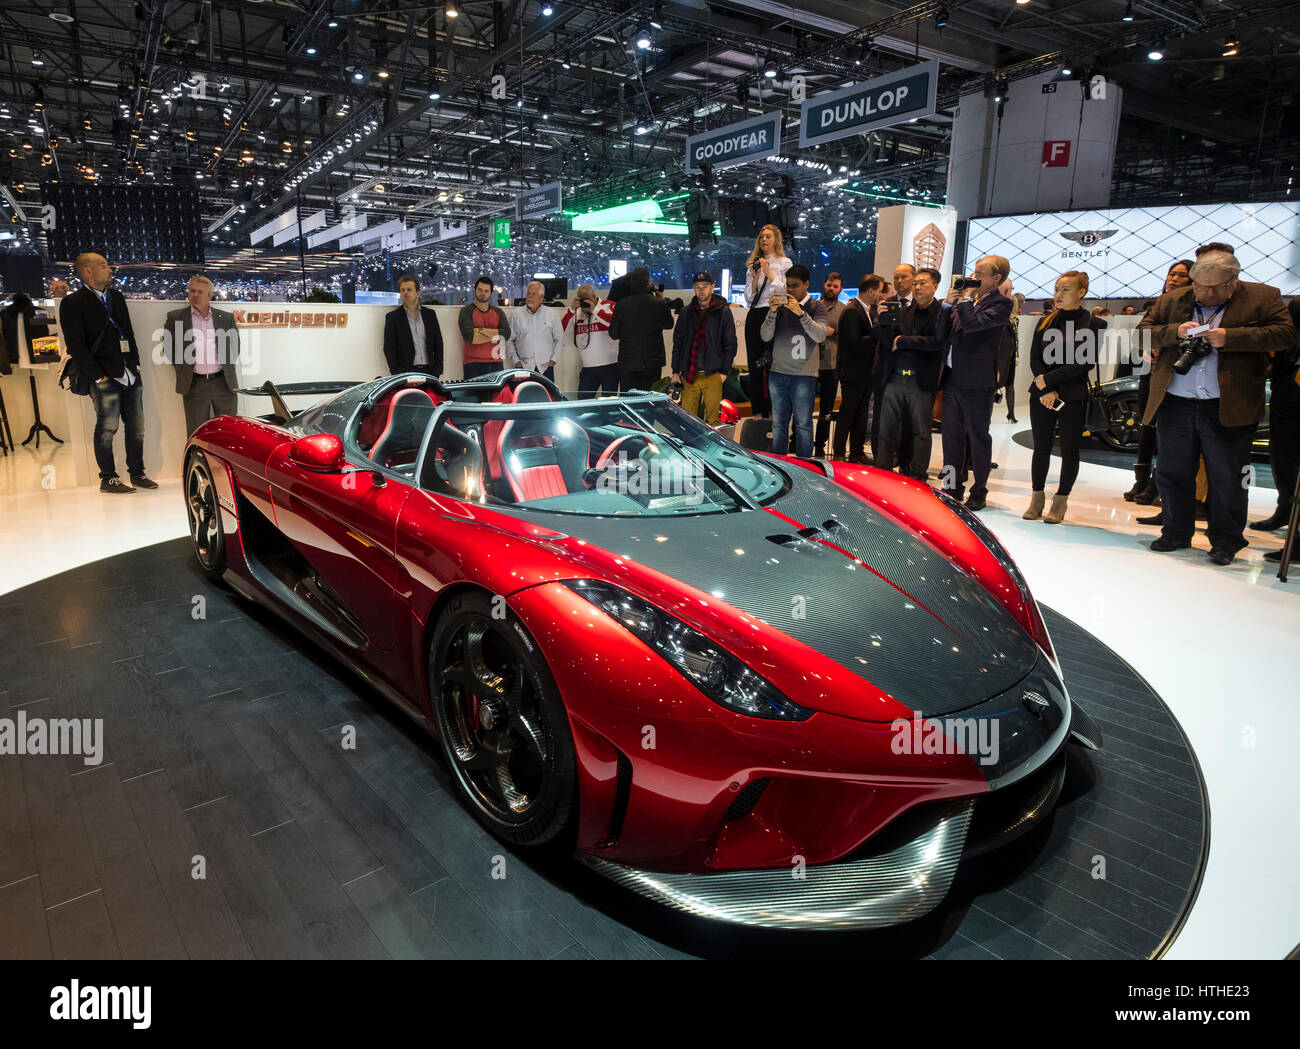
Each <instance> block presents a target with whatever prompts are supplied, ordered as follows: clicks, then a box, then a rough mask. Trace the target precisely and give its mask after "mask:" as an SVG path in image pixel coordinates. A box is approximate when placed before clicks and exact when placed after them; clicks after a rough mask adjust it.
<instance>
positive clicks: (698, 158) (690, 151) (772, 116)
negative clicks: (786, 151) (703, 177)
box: [686, 113, 781, 175]
mask: <svg viewBox="0 0 1300 1049" xmlns="http://www.w3.org/2000/svg"><path fill="white" fill-rule="evenodd" d="M779 152H781V114H780V113H765V114H764V115H763V116H761V117H752V118H750V119H749V120H742V121H740V122H739V123H738V124H728V125H727V126H726V127H721V128H718V129H717V130H716V131H705V132H703V133H702V134H699V135H692V136H691V137H690V138H688V139H687V140H686V173H687V174H688V175H697V174H699V172H700V169H701V168H702V167H703V166H704V165H705V164H712V165H713V167H714V168H715V169H717V168H729V167H731V166H733V165H735V164H744V163H747V162H748V161H751V160H762V159H763V158H764V157H770V156H774V155H775V154H777V153H779Z"/></svg>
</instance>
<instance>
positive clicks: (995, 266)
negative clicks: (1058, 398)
mask: <svg viewBox="0 0 1300 1049" xmlns="http://www.w3.org/2000/svg"><path fill="white" fill-rule="evenodd" d="M1009 276H1011V264H1010V263H1009V262H1008V261H1007V260H1006V259H1005V258H1003V257H1002V256H1001V255H985V256H983V257H982V258H980V259H977V260H976V262H975V268H974V269H973V270H972V271H971V276H969V277H962V278H959V279H957V280H954V281H953V286H952V291H950V292H949V294H948V299H947V301H946V302H945V304H944V307H945V309H944V312H945V320H946V322H947V329H946V330H947V332H948V356H947V359H946V360H945V362H944V371H943V374H942V376H941V378H940V380H939V382H940V388H941V389H942V390H943V468H944V475H943V485H944V488H945V490H947V491H948V494H949V495H951V496H952V497H953V498H954V499H956V500H957V501H958V502H960V501H961V497H962V493H963V491H964V489H965V487H966V470H967V458H968V449H969V463H970V469H971V471H972V472H973V473H974V475H975V477H974V482H973V483H972V485H971V490H970V499H969V500H968V501H967V503H966V505H967V506H968V507H969V508H970V509H972V510H983V509H984V506H985V503H986V499H987V496H988V478H989V470H990V469H991V468H992V466H993V437H992V435H991V434H990V433H989V424H990V423H991V422H992V421H993V397H994V395H995V393H996V392H997V385H998V346H999V345H1000V344H1001V342H1002V333H1003V331H1004V330H1005V329H1006V327H1007V324H1008V323H1009V322H1010V320H1011V300H1010V299H1009V298H1007V297H1006V296H1005V295H1003V294H1002V293H1001V292H1000V291H998V287H999V286H1000V285H1001V284H1002V283H1003V282H1004V281H1005V280H1006V279H1007V278H1008V277H1009Z"/></svg>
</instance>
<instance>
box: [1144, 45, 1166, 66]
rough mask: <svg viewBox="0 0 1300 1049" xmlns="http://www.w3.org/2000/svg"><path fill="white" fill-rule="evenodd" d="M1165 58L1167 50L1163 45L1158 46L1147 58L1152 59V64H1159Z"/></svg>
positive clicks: (1149, 52) (1148, 53)
mask: <svg viewBox="0 0 1300 1049" xmlns="http://www.w3.org/2000/svg"><path fill="white" fill-rule="evenodd" d="M1164 57H1165V49H1164V45H1163V44H1156V46H1155V47H1153V48H1152V49H1151V50H1150V51H1148V52H1147V58H1149V59H1151V61H1152V62H1159V61H1160V60H1161V59H1162V58H1164Z"/></svg>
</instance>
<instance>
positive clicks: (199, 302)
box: [163, 273, 239, 435]
mask: <svg viewBox="0 0 1300 1049" xmlns="http://www.w3.org/2000/svg"><path fill="white" fill-rule="evenodd" d="M185 297H186V298H187V299H189V303H190V304H189V305H188V306H182V307H181V308H180V309H179V310H172V311H171V313H169V314H167V328H166V329H165V332H164V335H163V346H164V347H166V349H167V353H168V359H169V360H170V361H171V362H172V364H174V365H175V366H176V392H177V393H179V394H180V395H181V398H182V404H183V405H184V407H185V432H186V434H187V435H189V434H192V433H194V431H195V430H197V429H198V428H199V427H200V426H202V425H203V424H204V423H205V422H207V421H208V420H209V419H211V418H213V417H215V416H218V415H234V414H235V413H236V412H237V411H238V408H239V397H238V395H237V394H236V393H235V391H236V390H237V389H239V376H238V374H237V373H236V371H235V362H236V361H237V360H238V359H239V329H238V328H237V327H236V326H235V318H234V315H233V314H231V313H229V312H228V311H226V310H218V309H215V308H214V307H213V306H212V281H210V280H208V278H207V277H205V276H204V275H203V274H201V273H196V274H194V276H193V277H191V278H190V283H189V287H187V288H186V289H185Z"/></svg>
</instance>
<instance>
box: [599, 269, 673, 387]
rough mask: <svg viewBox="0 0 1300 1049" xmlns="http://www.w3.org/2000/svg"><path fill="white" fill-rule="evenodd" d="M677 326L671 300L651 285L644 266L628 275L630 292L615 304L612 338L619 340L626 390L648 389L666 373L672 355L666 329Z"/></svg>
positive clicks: (619, 360) (621, 377)
mask: <svg viewBox="0 0 1300 1049" xmlns="http://www.w3.org/2000/svg"><path fill="white" fill-rule="evenodd" d="M672 326H673V315H672V312H671V311H670V310H669V308H668V303H667V302H666V301H664V297H663V295H662V294H660V293H659V292H658V291H657V290H655V289H652V288H651V287H650V271H649V270H648V269H646V268H645V267H644V266H640V267H637V268H636V269H634V270H633V271H632V272H631V273H629V274H628V294H627V295H626V296H624V297H623V298H621V299H619V300H618V302H617V303H615V305H614V315H613V319H612V320H611V321H610V325H609V337H610V338H611V339H613V340H614V341H615V342H617V343H618V375H619V382H620V383H621V384H622V387H623V392H624V393H626V392H628V391H629V390H648V389H650V387H651V386H653V385H654V384H655V383H657V382H658V381H659V377H660V376H661V375H663V371H664V365H665V364H666V363H668V354H667V352H666V351H665V350H664V332H665V331H668V330H670V329H671V328H672Z"/></svg>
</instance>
